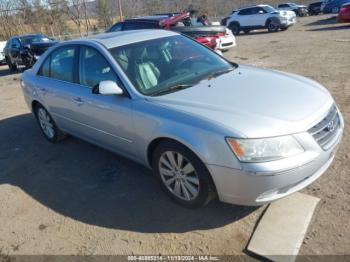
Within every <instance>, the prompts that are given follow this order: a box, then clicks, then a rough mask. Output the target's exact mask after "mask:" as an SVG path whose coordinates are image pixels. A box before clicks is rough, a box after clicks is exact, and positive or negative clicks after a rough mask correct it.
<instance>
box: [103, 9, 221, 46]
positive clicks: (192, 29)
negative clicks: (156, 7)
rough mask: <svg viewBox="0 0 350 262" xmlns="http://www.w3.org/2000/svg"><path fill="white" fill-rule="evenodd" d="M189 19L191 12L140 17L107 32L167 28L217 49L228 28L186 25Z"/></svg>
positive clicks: (119, 24) (117, 25)
mask: <svg viewBox="0 0 350 262" xmlns="http://www.w3.org/2000/svg"><path fill="white" fill-rule="evenodd" d="M189 19H190V13H189V12H184V13H176V14H161V15H159V14H158V15H153V16H146V17H138V18H133V19H127V20H125V21H123V22H119V23H116V24H114V25H113V26H112V27H111V28H110V29H108V30H107V31H106V32H107V33H109V32H116V31H127V30H137V29H167V30H172V31H175V32H178V33H181V34H184V35H187V36H189V37H192V38H194V39H195V40H196V41H198V42H200V43H201V44H204V45H206V46H208V47H210V48H212V49H216V47H217V43H218V39H219V37H221V36H224V35H225V33H226V28H225V27H224V26H192V25H186V26H185V24H187V23H190V21H189ZM179 22H181V23H183V26H178V25H177V24H178V23H179Z"/></svg>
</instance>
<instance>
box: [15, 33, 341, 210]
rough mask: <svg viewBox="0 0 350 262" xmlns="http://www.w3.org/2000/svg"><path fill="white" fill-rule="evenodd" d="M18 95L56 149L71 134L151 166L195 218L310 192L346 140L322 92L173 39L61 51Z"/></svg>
mask: <svg viewBox="0 0 350 262" xmlns="http://www.w3.org/2000/svg"><path fill="white" fill-rule="evenodd" d="M21 86H22V90H23V94H24V98H25V101H26V103H27V104H28V106H29V108H30V109H31V110H32V111H33V113H34V115H35V117H36V118H37V121H38V124H39V127H40V128H41V131H42V133H43V135H44V136H45V137H46V138H47V139H48V140H49V141H51V142H58V141H59V140H60V139H62V138H64V136H65V134H71V135H73V136H76V137H79V138H81V139H84V140H86V141H89V142H91V143H94V144H96V145H99V146H101V147H104V148H107V149H109V150H111V151H114V152H116V153H119V154H121V155H123V156H125V157H128V158H130V159H133V160H135V161H137V162H139V163H141V164H143V165H145V166H148V167H149V168H152V169H153V171H154V174H155V175H156V176H157V177H158V178H159V182H160V184H161V186H162V187H163V189H164V190H165V192H166V193H167V194H169V196H170V197H171V198H172V199H174V200H175V201H177V202H178V203H180V204H182V205H184V206H186V207H189V208H197V207H201V206H204V205H206V204H207V203H208V202H209V201H210V200H211V199H212V198H214V197H215V196H216V195H218V196H219V199H220V200H221V201H224V202H227V203H234V204H240V205H263V204H265V203H269V202H271V201H274V200H277V199H279V198H282V197H285V196H287V195H289V194H292V193H294V192H296V191H298V190H301V189H302V188H304V187H306V186H308V185H309V184H311V183H312V182H314V181H315V180H316V179H317V178H319V177H320V176H321V175H322V174H323V173H324V172H325V171H326V170H327V168H328V167H329V166H330V164H331V163H332V161H333V159H334V155H335V152H336V149H337V146H338V144H339V143H340V141H341V137H342V134H343V129H344V121H343V118H342V116H341V113H340V111H339V110H338V108H337V106H336V104H335V102H334V100H333V98H332V97H331V95H330V93H329V92H328V91H327V89H326V88H324V87H323V86H321V85H320V84H318V83H316V82H314V81H312V80H310V79H307V78H304V77H301V76H297V75H294V74H289V73H283V72H278V71H272V70H268V69H262V68H257V67H251V66H243V65H237V64H235V63H232V62H230V61H227V60H226V59H225V58H223V57H222V56H220V55H218V54H217V53H215V52H214V51H212V50H210V49H209V48H206V47H204V46H203V45H200V44H198V42H196V41H195V40H193V39H190V38H188V37H185V36H183V35H180V34H178V33H175V32H172V31H169V30H139V31H137V30H136V31H129V32H118V33H109V34H102V35H94V36H91V37H90V38H85V39H79V40H73V41H66V42H63V43H61V44H59V45H57V46H55V47H53V48H52V49H51V50H49V51H48V52H46V53H45V54H44V55H43V56H42V57H41V58H40V60H39V61H38V62H37V63H36V64H35V65H34V67H33V68H32V69H30V70H26V71H25V72H24V73H23V74H22V79H21ZM66 145H69V144H66ZM134 183H137V181H134ZM130 194H133V192H130ZM156 204H157V203H155V205H156Z"/></svg>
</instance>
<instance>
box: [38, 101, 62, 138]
mask: <svg viewBox="0 0 350 262" xmlns="http://www.w3.org/2000/svg"><path fill="white" fill-rule="evenodd" d="M35 116H36V118H37V120H38V123H39V126H40V129H41V131H42V133H43V134H44V136H45V137H46V139H47V140H49V141H50V142H52V143H56V142H58V141H60V140H62V139H64V138H65V137H66V136H65V134H64V133H62V132H61V131H60V130H59V129H58V127H57V126H56V124H55V122H54V121H53V119H52V117H51V116H50V114H49V112H47V110H46V109H45V108H44V107H42V106H41V105H37V106H36V107H35Z"/></svg>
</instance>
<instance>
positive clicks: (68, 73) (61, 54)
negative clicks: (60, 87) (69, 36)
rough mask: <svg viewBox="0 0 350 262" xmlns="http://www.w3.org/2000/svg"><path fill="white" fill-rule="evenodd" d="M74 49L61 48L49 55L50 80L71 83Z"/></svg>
mask: <svg viewBox="0 0 350 262" xmlns="http://www.w3.org/2000/svg"><path fill="white" fill-rule="evenodd" d="M74 54H75V47H72V46H70V47H63V48H59V49H58V50H56V51H54V52H53V53H52V54H51V63H50V68H51V78H55V79H59V80H63V81H67V82H73V65H74Z"/></svg>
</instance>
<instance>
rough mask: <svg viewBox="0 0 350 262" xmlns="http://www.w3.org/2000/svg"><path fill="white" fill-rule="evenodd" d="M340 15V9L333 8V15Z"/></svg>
mask: <svg viewBox="0 0 350 262" xmlns="http://www.w3.org/2000/svg"><path fill="white" fill-rule="evenodd" d="M338 13H339V7H337V6H335V7H333V8H332V14H338Z"/></svg>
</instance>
